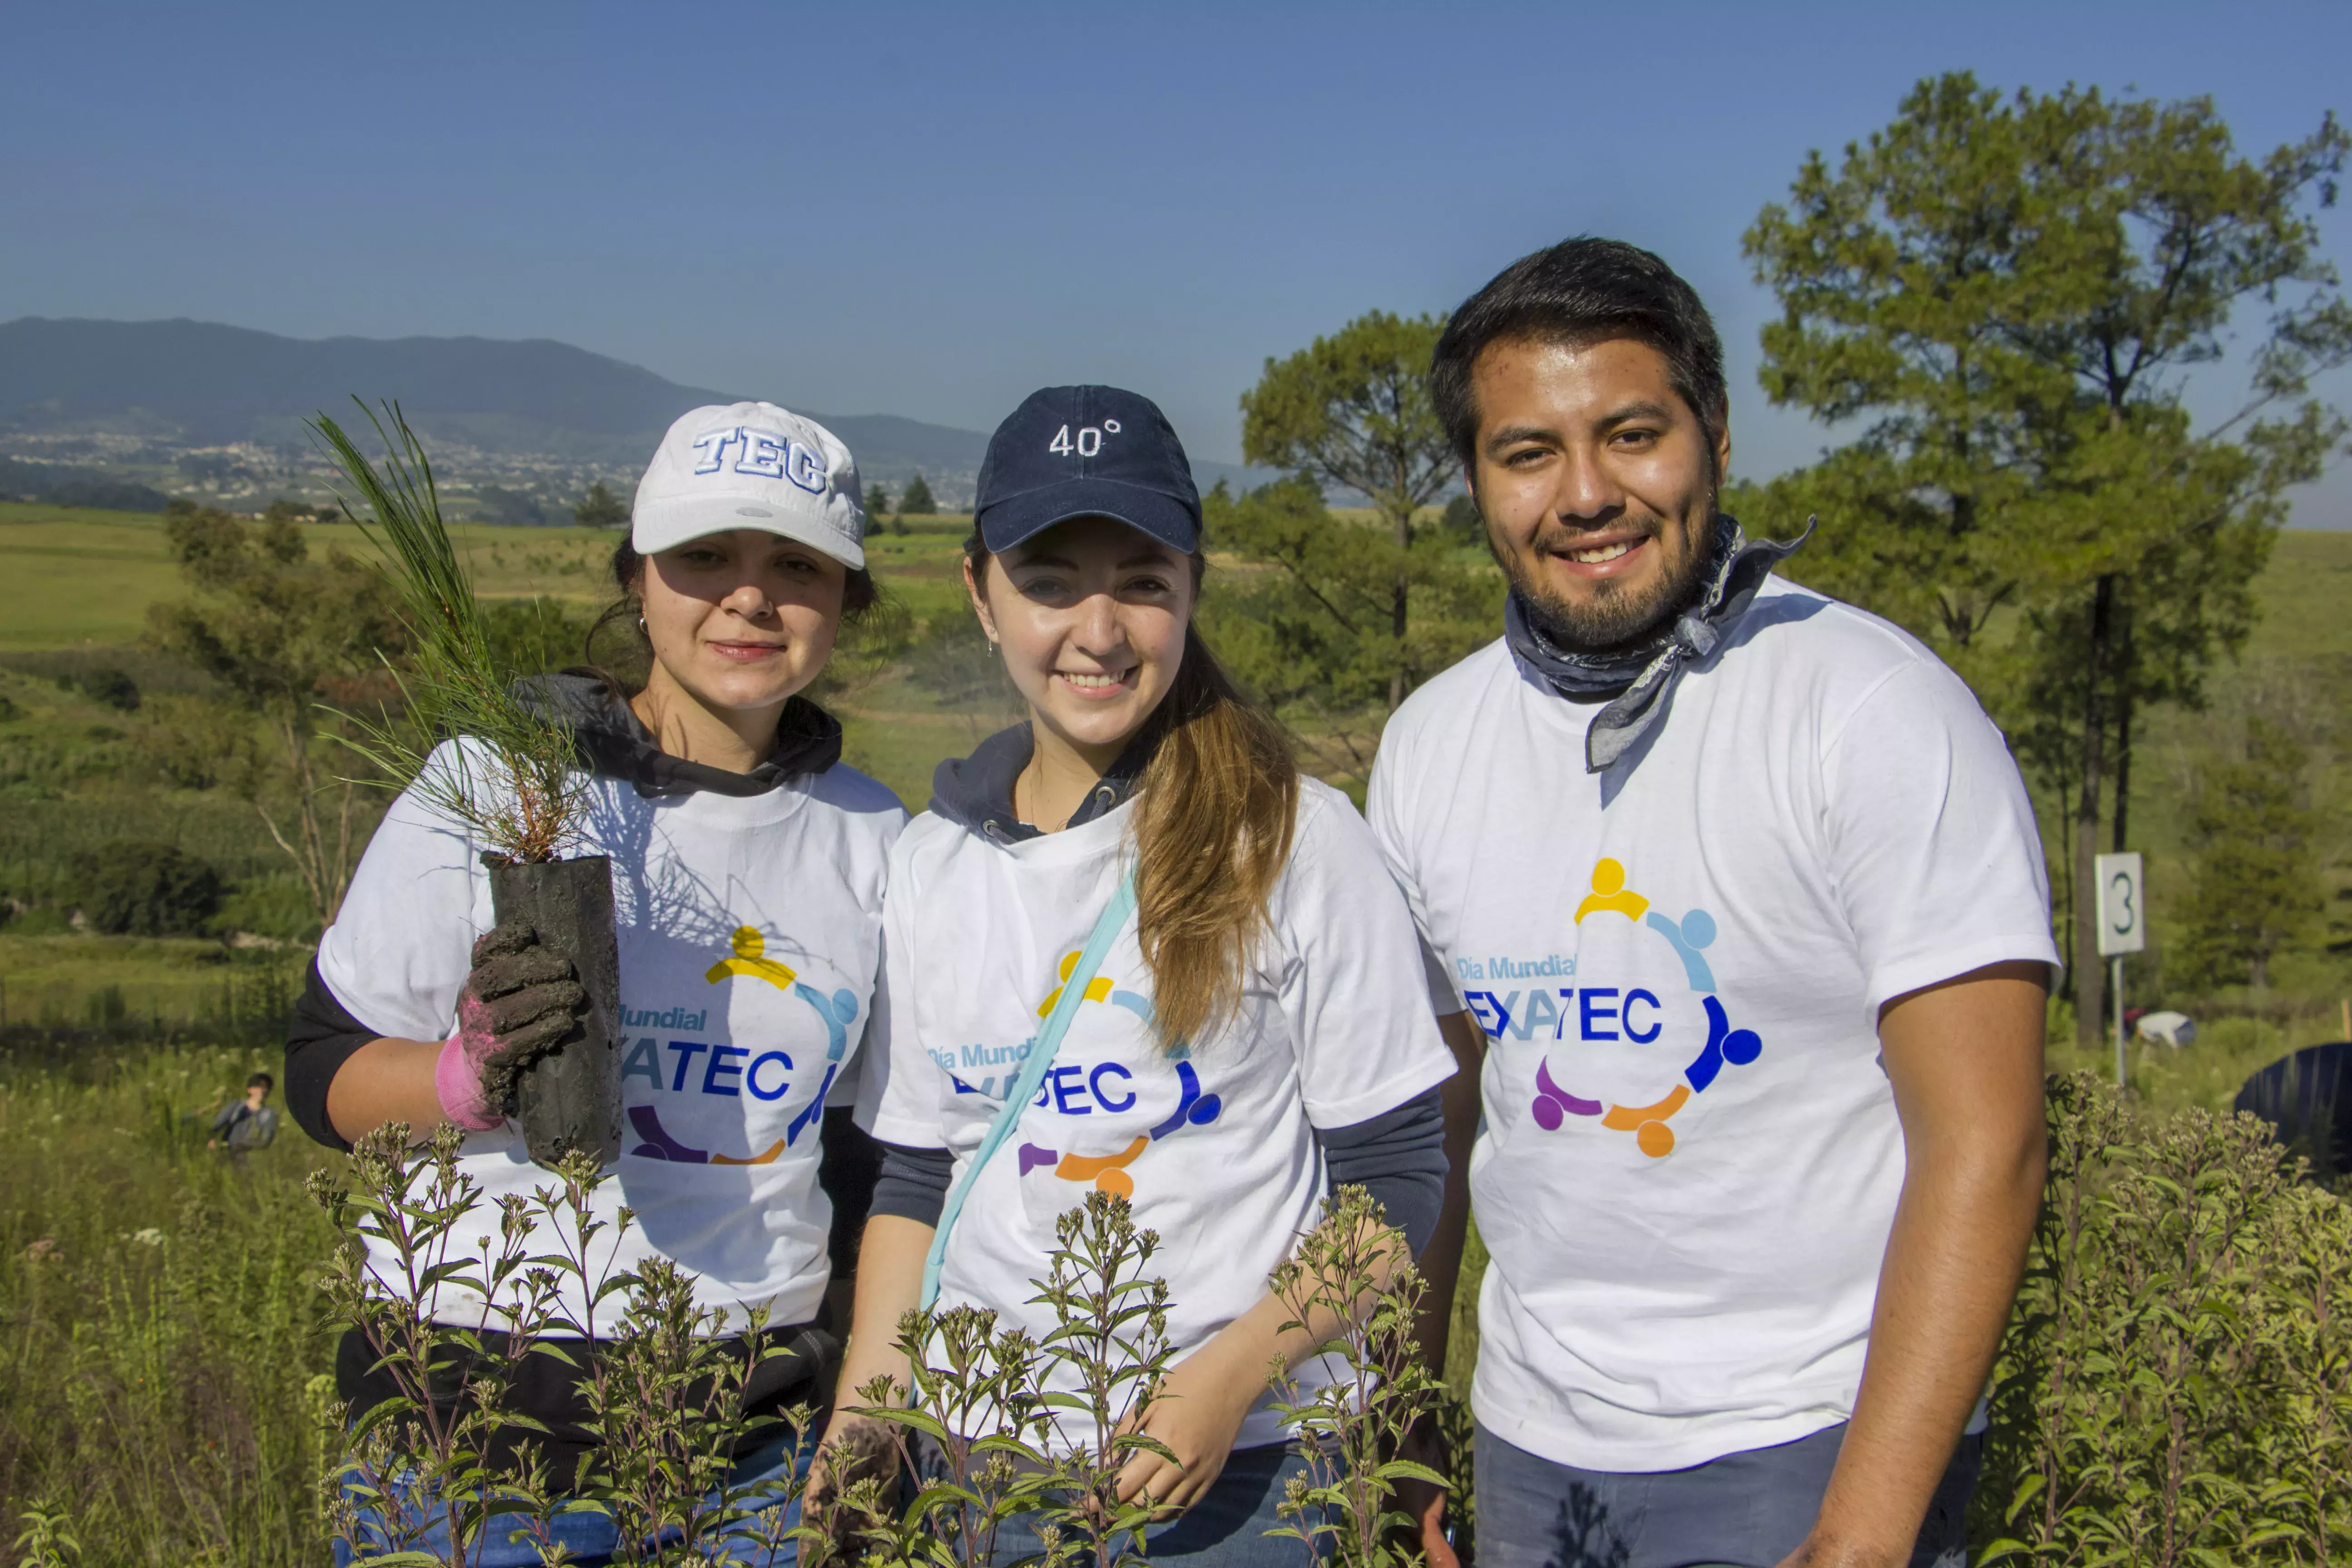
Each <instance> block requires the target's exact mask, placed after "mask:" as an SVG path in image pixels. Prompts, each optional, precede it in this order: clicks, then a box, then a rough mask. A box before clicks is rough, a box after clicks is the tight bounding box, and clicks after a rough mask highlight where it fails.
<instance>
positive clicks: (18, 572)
mask: <svg viewBox="0 0 2352 1568" xmlns="http://www.w3.org/2000/svg"><path fill="white" fill-rule="evenodd" d="M302 531H303V534H304V536H305V537H306V538H307V539H308V540H309V542H310V549H311V550H312V552H314V553H317V554H320V555H324V554H326V553H328V552H331V551H335V550H341V551H343V552H346V553H348V554H352V555H357V556H361V557H363V558H364V557H368V556H370V555H371V554H372V552H370V550H369V548H368V545H367V543H366V542H365V541H364V540H362V538H361V537H360V531H359V530H358V529H356V528H353V527H352V526H351V525H350V524H348V523H311V524H306V525H304V527H303V530H302ZM453 531H454V532H455V533H456V534H457V539H458V541H459V542H460V543H461V544H462V545H463V546H464V547H465V548H466V550H467V555H468V558H469V559H470V560H471V561H472V563H473V565H474V570H475V572H476V574H477V580H478V583H479V584H480V586H481V589H482V591H483V592H484V593H485V594H487V595H493V596H498V597H508V598H515V597H523V596H527V595H533V594H545V595H550V596H551V597H554V598H565V599H580V600H586V599H592V598H597V597H601V596H602V595H603V594H604V586H605V584H606V583H607V581H608V578H607V577H606V575H605V573H606V570H607V565H608V563H609V562H610V561H611V558H612V553H613V546H614V543H615V542H616V541H617V537H618V536H617V535H615V534H613V533H609V532H604V531H599V530H595V529H586V528H529V529H522V528H492V527H490V526H488V525H487V524H481V523H461V524H459V525H457V527H456V528H455V529H454V530H453ZM0 571H4V572H5V574H6V579H7V583H8V585H9V590H10V592H9V605H8V609H7V613H6V614H5V616H0V651H13V650H34V649H52V648H88V647H113V646H119V645H121V644H124V643H128V642H131V641H133V640H135V639H136V638H137V637H139V636H140V634H141V633H142V632H143V631H145V630H146V627H147V607H148V606H149V605H154V604H158V603H160V602H161V601H163V600H165V599H169V598H173V597H176V596H178V595H180V594H182V593H184V588H183V587H182V585H181V583H180V575H179V570H178V568H177V567H175V566H174V565H173V563H172V556H171V552H170V549H169V547H168V546H167V544H166V543H165V541H164V538H163V520H162V519H161V518H160V517H156V516H152V515H150V514H148V513H144V512H135V511H89V510H82V509H79V508H74V507H54V506H28V505H26V504H23V503H21V502H16V501H0Z"/></svg>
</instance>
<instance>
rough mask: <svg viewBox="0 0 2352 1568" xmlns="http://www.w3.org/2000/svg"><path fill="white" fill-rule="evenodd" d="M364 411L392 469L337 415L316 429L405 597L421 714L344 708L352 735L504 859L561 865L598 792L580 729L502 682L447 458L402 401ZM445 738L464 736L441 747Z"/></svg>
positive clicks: (344, 502) (317, 422) (410, 680)
mask: <svg viewBox="0 0 2352 1568" xmlns="http://www.w3.org/2000/svg"><path fill="white" fill-rule="evenodd" d="M353 401H354V402H357V401H358V400H357V399H356V398H355V399H353ZM360 409H361V412H362V413H363V414H365V415H366V416H367V417H368V423H369V424H370V425H372V426H374V429H375V434H376V438H377V439H378V440H379V441H380V442H382V443H383V449H384V456H383V463H382V465H381V466H379V465H377V464H375V463H373V462H371V461H370V460H369V459H368V457H367V455H366V454H365V453H363V452H362V451H361V450H360V448H359V447H358V446H357V445H356V444H355V443H354V442H353V441H352V438H351V437H350V435H349V434H347V433H346V432H345V431H344V429H343V428H342V426H339V425H337V424H336V423H335V422H334V420H332V419H331V418H329V417H328V416H326V415H324V414H321V415H320V416H318V418H316V419H314V420H311V421H310V430H311V431H312V433H313V435H314V436H315V437H316V438H317V440H318V441H319V443H320V446H321V447H324V448H325V450H326V452H327V455H328V457H329V458H331V460H332V461H333V463H334V465H335V467H336V468H337V469H338V470H339V472H340V474H341V479H342V480H343V482H344V484H346V485H348V486H349V487H350V489H352V491H354V492H356V495H355V496H351V495H345V494H343V493H342V492H341V491H340V490H339V491H338V493H337V497H336V499H337V500H338V501H339V502H340V503H341V506H342V508H343V511H344V513H345V515H346V516H348V517H350V518H351V520H352V521H353V522H355V523H357V524H358V525H359V528H360V531H361V532H362V534H363V535H364V536H365V537H366V539H367V541H368V542H369V543H371V544H373V545H374V546H375V547H376V549H377V551H378V552H381V553H382V555H383V559H384V572H385V575H386V577H387V578H388V579H389V580H390V582H391V584H392V586H393V587H394V590H395V591H396V592H397V593H398V595H399V596H400V602H401V615H402V618H403V619H404V621H406V622H407V624H408V626H409V630H410V632H411V634H412V637H413V638H414V642H415V651H414V653H413V655H412V657H411V668H409V669H407V670H405V671H403V670H398V669H394V670H393V672H392V673H393V677H394V680H396V681H397V682H398V683H399V686H400V691H401V696H402V699H403V700H404V702H405V703H406V705H407V707H408V710H409V712H410V715H411V717H412V720H413V722H412V723H409V724H402V725H396V724H394V723H393V722H392V721H390V720H389V719H388V718H386V717H384V716H383V715H381V714H379V715H378V716H376V717H373V718H370V717H366V716H363V715H359V714H352V713H342V714H341V717H342V718H343V719H344V720H345V721H347V722H348V723H349V724H350V725H351V727H352V731H354V733H353V735H352V737H349V738H347V739H346V741H345V743H346V744H348V745H350V746H351V747H352V750H354V751H356V752H359V753H360V755H361V756H362V757H364V758H366V759H367V760H368V762H369V763H373V765H374V766H375V767H376V768H377V769H379V770H380V771H381V772H382V773H383V774H384V775H387V776H389V777H391V778H394V779H396V780H400V781H402V782H403V783H404V784H405V783H411V782H413V783H414V784H415V788H416V790H417V793H418V794H419V795H421V796H423V798H424V800H425V804H426V805H430V806H432V807H433V808H434V809H436V811H437V812H439V813H440V814H441V815H443V816H446V817H447V818H448V819H449V820H451V821H453V822H457V823H461V824H463V825H464V826H466V827H467V829H468V830H469V831H470V832H471V833H472V834H473V835H474V837H476V838H477V839H478V840H479V841H480V842H481V843H482V844H483V845H485V846H487V847H488V852H489V853H490V854H491V855H492V856H495V857H497V858H499V860H501V861H503V862H504V863H506V864H509V865H520V864H531V863H537V862H542V861H549V860H555V859H560V858H562V856H563V852H564V850H565V848H566V847H568V846H569V845H570V844H571V842H572V839H573V838H574V837H575V835H576V832H577V827H578V824H579V820H580V816H581V813H582V811H583V808H584V806H585V802H586V793H587V786H586V783H585V778H584V775H583V773H581V771H580V769H579V766H578V762H577V756H578V753H577V751H576V748H575V745H574V742H573V735H572V725H571V723H570V722H569V721H566V720H564V719H563V718H562V717H560V716H559V715H557V714H554V713H552V712H549V711H546V710H542V709H541V708H538V707H535V706H533V705H532V704H531V703H530V702H528V701H526V700H523V699H522V698H521V697H520V696H518V695H517V694H516V692H515V691H514V690H513V689H511V688H510V687H509V685H508V683H507V682H506V681H505V680H504V679H501V678H500V676H499V670H498V668H497V662H496V660H495V659H494V658H492V657H491V653H490V638H489V633H488V628H487V627H486V626H485V625H484V623H483V620H482V611H481V605H480V604H479V603H478V601H477V600H476V599H475V597H474V584H473V579H472V576H471V574H469V573H468V572H467V569H466V566H465V563H463V562H462V561H460V560H459V558H458V555H457V545H456V542H454V541H453V540H452V539H451V538H450V537H449V529H448V525H447V524H446V522H444V521H443V520H442V517H441V499H440V492H439V490H438V489H436V486H435V484H434V480H433V465H432V463H431V461H430V460H429V459H428V458H426V457H425V447H424V444H423V443H422V442H420V441H419V440H418V439H417V437H416V433H415V431H414V430H412V429H410V428H409V426H408V423H407V421H406V420H404V418H402V417H401V413H400V405H398V404H396V403H386V404H383V405H382V408H381V412H379V411H378V410H376V409H371V408H369V407H368V406H367V405H365V404H363V403H362V404H361V405H360ZM355 502H356V504H354V503H355ZM362 510H364V512H365V513H366V516H364V517H362V515H361V513H362ZM386 666H387V668H390V663H389V661H388V660H387V661H386ZM337 711H339V712H340V710H337ZM443 739H457V740H458V742H459V743H458V744H457V745H453V746H450V747H447V748H446V749H445V750H442V751H440V752H436V751H435V742H436V740H443Z"/></svg>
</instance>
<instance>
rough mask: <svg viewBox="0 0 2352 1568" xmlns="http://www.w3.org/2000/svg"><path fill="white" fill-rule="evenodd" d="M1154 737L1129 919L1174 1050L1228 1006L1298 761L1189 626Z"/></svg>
mask: <svg viewBox="0 0 2352 1568" xmlns="http://www.w3.org/2000/svg"><path fill="white" fill-rule="evenodd" d="M1149 722H1150V723H1151V724H1152V725H1155V726H1158V727H1159V728H1160V743H1159V748H1158V750H1156V751H1155V752H1153V753H1152V756H1151V761H1150V763H1148V764H1146V765H1145V767H1144V770H1143V777H1142V778H1141V779H1140V780H1139V781H1138V784H1137V787H1136V796H1135V825H1134V831H1135V851H1136V856H1135V858H1136V865H1135V900H1136V925H1137V930H1138V932H1139V937H1140V939H1141V942H1142V945H1143V959H1144V962H1145V963H1148V964H1150V966H1151V989H1152V1004H1151V1005H1152V1013H1153V1016H1154V1017H1155V1019H1156V1020H1157V1022H1158V1025H1159V1031H1160V1044H1161V1045H1162V1046H1163V1047H1166V1048H1168V1049H1171V1050H1173V1049H1174V1048H1175V1047H1177V1046H1178V1045H1180V1044H1181V1043H1183V1042H1186V1041H1193V1040H1199V1039H1202V1037H1205V1036H1206V1035H1207V1034H1208V1033H1209V1032H1210V1031H1211V1030H1212V1029H1213V1028H1215V1027H1216V1026H1218V1025H1220V1024H1222V1023H1223V1022H1225V1021H1226V1020H1227V1019H1228V1018H1229V1017H1231V1016H1232V1015H1233V1012H1234V1008H1235V1007H1236V1006H1237V1005H1239V1004H1240V1002H1241V994H1242V976H1243V973H1244V969H1245V967H1246V965H1247V963H1248V961H1249V957H1250V953H1251V952H1252V950H1253V949H1254V948H1255V946H1256V944H1257V939H1258V937H1259V936H1260V935H1261V934H1262V932H1263V931H1264V930H1265V925H1266V922H1267V904H1268V901H1269V900H1271V899H1272V897H1273V895H1274V885H1275V883H1276V881H1277V880H1279V879H1280V878H1281V876H1282V868H1283V866H1284V865H1285V863H1286V862H1287V861H1288V860H1289V858H1290V843H1291V837H1292V834H1293V831H1294V830H1295V829H1296V827H1297V821H1298V762H1297V757H1296V755H1294V753H1293V752H1292V750H1291V744H1290V736H1289V734H1288V733H1287V732H1286V731H1284V729H1283V728H1282V726H1281V725H1280V724H1279V723H1277V722H1276V720H1275V718H1274V716H1273V715H1272V714H1270V713H1268V712H1267V711H1266V710H1265V709H1263V708H1260V707H1259V706H1257V704H1255V703H1254V702H1252V701H1251V700H1249V699H1248V698H1247V697H1245V696H1244V695H1243V693H1242V690H1241V689H1240V688H1239V687H1237V686H1235V685H1234V681H1233V678H1232V677H1231V676H1229V675H1227V674H1226V673H1225V670H1224V667H1223V665H1220V664H1219V663H1218V662H1217V659H1216V656H1215V655H1214V654H1213V653H1211V652H1210V651H1209V645H1208V644H1207V643H1206V642H1204V641H1202V637H1201V633H1200V631H1199V629H1198V628H1197V627H1193V626H1187V627H1186V628H1185V629H1184V661H1183V663H1182V664H1181V666H1179V667H1178V668H1177V671H1176V685H1175V687H1174V689H1171V691H1170V692H1169V693H1168V695H1167V697H1166V698H1165V699H1163V700H1161V702H1160V707H1159V708H1158V710H1155V711H1154V712H1153V714H1152V716H1151V718H1150V721H1149Z"/></svg>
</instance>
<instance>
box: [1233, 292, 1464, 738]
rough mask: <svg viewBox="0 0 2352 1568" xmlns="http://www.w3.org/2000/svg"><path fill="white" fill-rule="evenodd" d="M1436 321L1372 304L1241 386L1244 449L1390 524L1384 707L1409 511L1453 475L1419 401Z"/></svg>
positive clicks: (1399, 634) (1399, 683)
mask: <svg viewBox="0 0 2352 1568" xmlns="http://www.w3.org/2000/svg"><path fill="white" fill-rule="evenodd" d="M1444 327H1445V322H1444V320H1443V319H1442V318H1440V317H1437V316H1419V317H1411V318H1408V317H1401V316H1392V315H1391V314H1389V313H1388V312H1387V311H1385V310H1373V311H1370V313H1368V314H1366V315H1362V316H1359V317H1357V318H1356V319H1355V320H1354V321H1350V322H1349V323H1348V324H1347V325H1346V326H1344V327H1342V328H1340V329H1339V331H1337V332H1335V333H1333V334H1332V335H1331V336H1330V337H1328V338H1318V339H1316V340H1315V341H1314V342H1312V343H1310V344H1308V345H1307V347H1306V348H1303V349H1301V350H1299V351H1298V352H1297V353H1295V354H1292V355H1291V356H1290V357H1289V358H1288V359H1286V360H1282V361H1279V362H1277V361H1276V360H1274V359H1272V358H1268V359H1267V360H1266V362H1265V374H1263V375H1261V376H1260V377H1259V378H1258V384H1256V385H1255V387H1252V388H1251V389H1250V390H1249V391H1247V392H1245V393H1244V394H1243V395H1242V454H1243V456H1244V457H1245V458H1248V459H1249V461H1251V462H1253V463H1263V464H1265V465H1267V466H1269V467H1272V468H1288V469H1289V470H1290V471H1291V472H1292V474H1293V475H1294V476H1296V477H1297V478H1300V479H1306V480H1307V481H1308V482H1309V483H1311V484H1312V485H1313V486H1314V487H1315V488H1316V489H1317V490H1318V492H1319V491H1321V490H1324V489H1335V488H1336V489H1352V490H1359V491H1360V492H1362V493H1363V494H1364V495H1365V496H1367V497H1369V498H1370V500H1371V503H1372V507H1373V510H1375V511H1377V512H1378V513H1379V514H1380V518H1381V523H1382V525H1383V526H1384V527H1385V528H1386V529H1387V531H1388V534H1389V538H1390V540H1391V542H1393V544H1394V546H1395V549H1396V552H1397V553H1396V555H1395V557H1393V558H1392V559H1391V566H1392V567H1393V568H1394V571H1395V575H1394V576H1393V577H1392V578H1391V580H1390V583H1389V602H1388V606H1387V620H1388V631H1389V636H1390V637H1391V641H1392V643H1393V644H1394V647H1393V648H1392V651H1391V660H1390V668H1389V670H1388V703H1389V706H1390V707H1391V708H1394V707H1395V706H1396V705H1397V704H1398V703H1400V702H1402V701H1403V700H1404V694H1405V692H1406V691H1407V690H1408V689H1411V687H1412V680H1413V678H1414V676H1413V670H1412V659H1411V658H1410V657H1409V656H1408V653H1407V650H1406V647H1405V644H1406V634H1407V630H1408V627H1409V626H1410V622H1411V607H1412V591H1413V576H1412V572H1411V571H1410V570H1409V569H1408V567H1407V566H1406V564H1405V562H1404V559H1403V558H1404V557H1405V556H1406V555H1408V554H1410V552H1411V551H1412V543H1413V533H1414V530H1413V513H1415V512H1416V511H1419V510H1421V509H1422V508H1423V507H1424V506H1427V505H1428V504H1429V503H1430V502H1432V501H1433V500H1436V499H1437V497H1438V495H1439V494H1440V493H1441V492H1442V491H1444V489H1445V487H1446V485H1447V484H1449V483H1451V482H1452V480H1453V479H1454V468H1455V460H1454V453H1453V449H1452V448H1451V447H1449V446H1448V445H1447V443H1446V439H1445V431H1444V427H1443V426H1440V425H1439V424H1438V422H1437V411H1436V409H1435V408H1434V407H1433V406H1432V405H1431V404H1430V400H1429V381H1428V370H1429V356H1430V353H1431V351H1433V349H1435V348H1436V346H1437V337H1438V334H1439V333H1440V332H1441V331H1444ZM1294 510H1295V509H1294ZM1359 635H1360V633H1359Z"/></svg>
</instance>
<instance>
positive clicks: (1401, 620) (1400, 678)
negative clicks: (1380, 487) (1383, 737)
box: [1389, 506, 1412, 713]
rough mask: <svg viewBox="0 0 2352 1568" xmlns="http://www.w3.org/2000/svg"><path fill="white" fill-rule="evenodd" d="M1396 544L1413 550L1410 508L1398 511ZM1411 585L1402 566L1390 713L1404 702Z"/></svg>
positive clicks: (1396, 610)
mask: <svg viewBox="0 0 2352 1568" xmlns="http://www.w3.org/2000/svg"><path fill="white" fill-rule="evenodd" d="M1396 542H1397V548H1398V549H1399V550H1410V549H1411V548H1412V508H1411V507H1409V506H1401V507H1399V508H1398V510H1397V512H1396ZM1411 584H1412V579H1411V578H1409V577H1407V576H1406V575H1405V570H1404V568H1403V567H1402V565H1400V566H1399V567H1398V568H1397V580H1396V609H1395V614H1394V630H1395V635H1396V668H1393V669H1391V671H1389V711H1390V712H1391V713H1393V712H1395V711H1396V710H1397V705H1398V704H1399V703H1401V702H1402V701H1403V700H1404V624H1405V599H1406V596H1407V595H1408V593H1409V592H1410V589H1411Z"/></svg>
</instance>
